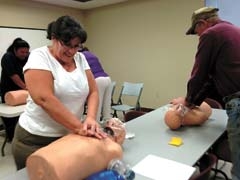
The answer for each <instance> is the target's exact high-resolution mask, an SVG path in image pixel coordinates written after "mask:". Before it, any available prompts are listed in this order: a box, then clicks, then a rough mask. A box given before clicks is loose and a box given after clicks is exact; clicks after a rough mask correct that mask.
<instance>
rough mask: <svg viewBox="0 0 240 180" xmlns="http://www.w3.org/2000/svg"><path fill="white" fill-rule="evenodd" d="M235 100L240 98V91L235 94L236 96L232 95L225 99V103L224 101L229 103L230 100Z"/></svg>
mask: <svg viewBox="0 0 240 180" xmlns="http://www.w3.org/2000/svg"><path fill="white" fill-rule="evenodd" d="M235 98H240V91H238V92H236V93H234V94H230V95H228V96H225V97H224V98H223V101H224V102H225V103H227V102H228V101H230V100H232V99H235Z"/></svg>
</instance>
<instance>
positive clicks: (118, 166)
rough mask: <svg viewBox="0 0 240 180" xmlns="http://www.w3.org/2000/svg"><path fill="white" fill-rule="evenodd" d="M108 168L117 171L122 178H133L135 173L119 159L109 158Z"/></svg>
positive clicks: (125, 179) (126, 179)
mask: <svg viewBox="0 0 240 180" xmlns="http://www.w3.org/2000/svg"><path fill="white" fill-rule="evenodd" d="M108 169H109V170H113V171H116V172H118V174H120V175H121V176H122V177H123V179H124V180H133V179H134V178H135V173H134V171H133V170H131V168H130V166H129V165H127V164H125V163H124V162H123V161H121V160H119V159H113V160H111V161H110V163H109V164H108Z"/></svg>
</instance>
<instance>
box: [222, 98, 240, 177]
mask: <svg viewBox="0 0 240 180" xmlns="http://www.w3.org/2000/svg"><path fill="white" fill-rule="evenodd" d="M225 108H226V112H227V115H228V124H227V131H228V138H229V145H230V149H231V158H232V164H233V167H232V180H240V98H234V99H232V100H230V101H228V102H227V103H226V105H225Z"/></svg>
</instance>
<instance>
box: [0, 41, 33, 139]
mask: <svg viewBox="0 0 240 180" xmlns="http://www.w3.org/2000/svg"><path fill="white" fill-rule="evenodd" d="M29 49H30V46H29V44H28V43H27V42H26V41H25V40H23V39H21V38H16V39H15V40H14V41H13V43H12V44H11V45H10V46H9V47H8V49H7V52H6V53H5V54H4V55H3V57H2V60H1V66H2V72H1V86H0V87H1V88H0V89H1V100H2V103H5V99H4V96H5V94H6V93H7V92H9V91H14V90H19V89H26V85H25V83H24V76H23V66H24V65H25V63H26V62H27V59H28V55H29ZM18 118H19V117H13V118H6V117H2V120H3V123H4V125H5V128H6V134H7V138H8V140H9V141H12V138H13V135H14V129H15V126H16V123H17V121H18Z"/></svg>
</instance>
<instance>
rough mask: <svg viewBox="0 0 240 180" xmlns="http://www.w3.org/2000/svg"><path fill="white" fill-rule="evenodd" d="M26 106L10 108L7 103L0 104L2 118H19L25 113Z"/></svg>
mask: <svg viewBox="0 0 240 180" xmlns="http://www.w3.org/2000/svg"><path fill="white" fill-rule="evenodd" d="M25 106H26V105H25V104H23V105H19V106H9V105H7V104H5V103H2V104H0V116H2V117H17V116H19V115H20V114H22V112H23V111H24V108H25Z"/></svg>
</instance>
